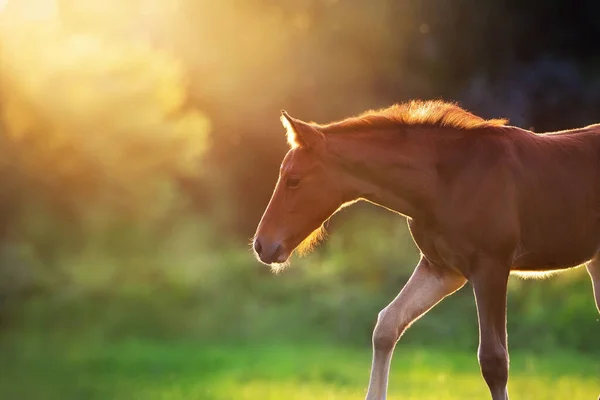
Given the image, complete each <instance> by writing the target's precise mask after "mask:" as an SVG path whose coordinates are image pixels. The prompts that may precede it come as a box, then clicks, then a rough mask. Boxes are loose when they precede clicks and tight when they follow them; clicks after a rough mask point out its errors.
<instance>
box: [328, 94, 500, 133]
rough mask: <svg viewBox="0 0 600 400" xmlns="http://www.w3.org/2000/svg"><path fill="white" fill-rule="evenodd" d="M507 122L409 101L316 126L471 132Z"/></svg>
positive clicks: (441, 103)
mask: <svg viewBox="0 0 600 400" xmlns="http://www.w3.org/2000/svg"><path fill="white" fill-rule="evenodd" d="M507 122H508V121H507V120H505V119H489V120H486V119H483V118H481V117H478V116H476V115H474V114H472V113H470V112H469V111H467V110H465V109H463V108H461V107H459V106H458V105H456V104H454V103H447V102H444V101H441V100H431V101H423V100H413V101H410V102H408V103H402V104H394V105H392V106H391V107H388V108H384V109H380V110H369V111H366V112H364V113H362V114H361V115H359V116H356V117H352V118H347V119H345V120H342V121H338V122H333V123H330V124H326V125H320V126H319V127H320V128H321V129H322V130H323V131H324V132H325V133H327V132H341V131H354V130H358V129H386V128H393V127H397V126H399V125H408V126H417V125H423V126H436V127H449V128H455V129H461V130H471V129H478V128H489V127H494V126H503V125H506V123H507Z"/></svg>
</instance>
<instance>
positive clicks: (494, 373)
mask: <svg viewBox="0 0 600 400" xmlns="http://www.w3.org/2000/svg"><path fill="white" fill-rule="evenodd" d="M508 275H509V273H508V268H504V266H503V265H502V264H500V263H494V262H480V263H478V264H477V267H476V269H474V273H473V276H470V277H469V280H470V282H471V284H472V285H473V290H474V292H475V302H476V303H477V315H478V318H479V351H478V358H479V365H480V367H481V374H482V375H483V378H484V379H485V382H486V383H487V385H488V387H489V389H490V392H491V394H492V399H493V400H508V391H507V387H506V386H507V383H508V362H509V360H508V347H507V334H506V291H507V285H508Z"/></svg>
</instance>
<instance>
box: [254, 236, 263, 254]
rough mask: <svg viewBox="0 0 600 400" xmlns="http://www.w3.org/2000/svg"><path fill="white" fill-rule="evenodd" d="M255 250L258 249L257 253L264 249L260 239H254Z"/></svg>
mask: <svg viewBox="0 0 600 400" xmlns="http://www.w3.org/2000/svg"><path fill="white" fill-rule="evenodd" d="M254 251H256V254H260V252H261V251H262V246H261V245H260V242H259V241H258V239H255V240H254Z"/></svg>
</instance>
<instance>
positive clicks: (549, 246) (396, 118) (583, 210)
mask: <svg viewBox="0 0 600 400" xmlns="http://www.w3.org/2000/svg"><path fill="white" fill-rule="evenodd" d="M281 120H282V122H283V124H284V126H285V128H286V130H287V140H288V143H289V145H290V147H291V149H290V151H289V152H288V153H287V154H286V156H285V158H284V160H283V163H282V165H281V170H280V174H279V179H278V181H277V184H276V186H275V191H274V193H273V196H272V198H271V200H270V202H269V204H268V206H267V209H266V211H265V213H264V215H263V217H262V219H261V221H260V224H259V226H258V229H257V232H256V235H255V239H254V250H255V252H256V255H257V257H258V258H259V259H260V260H261V261H262V262H263V263H265V264H271V265H272V266H273V268H281V266H282V265H283V264H284V263H285V262H286V261H287V260H288V258H289V256H290V254H291V253H292V252H293V251H294V249H296V248H298V247H300V248H306V247H307V245H308V244H310V242H312V241H313V240H314V238H315V237H318V236H319V232H320V230H321V229H322V228H321V227H322V225H323V223H324V222H325V221H326V220H327V219H328V218H329V217H330V216H331V215H332V214H334V213H335V212H336V211H337V210H339V209H340V208H342V207H344V206H346V205H348V204H351V203H353V202H355V201H358V200H366V201H369V202H372V203H375V204H378V205H380V206H382V207H385V208H387V209H389V210H392V211H394V212H396V213H398V214H401V215H403V216H405V217H407V220H408V225H409V228H410V231H411V234H412V237H413V239H414V241H415V243H416V245H417V246H418V248H419V250H420V251H421V259H420V261H419V263H418V265H417V266H416V269H415V270H414V272H413V274H412V276H411V277H410V279H409V280H408V282H407V283H406V285H405V286H404V288H403V289H402V290H401V291H400V293H399V294H398V295H397V297H396V298H395V299H394V300H393V301H392V302H391V303H390V304H389V305H388V306H387V307H385V308H384V309H383V310H382V311H381V312H380V313H379V315H378V318H377V324H376V326H375V329H374V332H373V360H372V365H371V375H370V381H369V387H368V392H367V397H366V398H367V400H382V399H385V398H386V392H387V384H388V373H389V368H390V361H391V358H392V353H393V350H394V347H395V345H396V342H397V341H398V339H399V338H400V336H401V335H402V333H403V332H404V331H405V330H406V328H407V327H408V326H409V325H410V324H411V323H413V322H414V321H415V320H417V319H418V318H420V317H421V316H422V315H423V314H425V313H426V312H427V311H428V310H429V309H431V308H432V307H433V306H434V305H436V304H437V303H438V302H440V301H441V300H442V299H443V298H445V297H446V296H448V295H450V294H452V293H454V292H455V291H457V290H458V289H460V288H461V287H462V286H463V285H465V283H466V282H467V281H468V282H469V283H470V284H471V285H472V287H473V291H474V295H475V301H476V304H477V314H478V320H479V349H478V359H479V364H480V367H481V373H482V375H483V378H484V379H485V382H486V383H487V385H488V387H489V390H490V392H491V397H492V399H493V400H507V399H508V392H507V381H508V364H509V357H508V348H507V332H506V293H507V282H508V278H509V274H510V273H511V272H514V273H527V274H534V275H535V274H542V273H544V272H551V271H558V270H562V269H567V268H572V267H576V266H578V265H581V264H584V263H587V270H588V272H589V275H590V277H591V279H592V283H593V289H594V293H595V300H596V305H597V307H598V308H599V310H600V256H599V255H598V253H599V251H600V125H592V126H588V127H585V128H580V129H575V130H569V131H562V132H554V133H546V134H534V133H533V132H530V131H527V130H524V129H520V128H517V127H512V126H507V125H506V121H504V120H484V119H482V118H479V117H477V116H475V115H473V114H471V113H469V112H467V111H465V110H463V109H461V108H460V107H458V106H456V105H454V104H448V103H444V102H441V101H413V102H409V103H407V104H402V105H394V106H392V107H390V108H387V109H384V110H379V111H369V112H366V113H364V114H362V115H360V116H358V117H354V118H349V119H346V120H343V121H341V122H335V123H330V124H326V125H319V124H316V123H306V122H303V121H300V120H298V119H296V118H292V117H290V116H289V115H288V114H287V113H286V112H285V111H282V117H281Z"/></svg>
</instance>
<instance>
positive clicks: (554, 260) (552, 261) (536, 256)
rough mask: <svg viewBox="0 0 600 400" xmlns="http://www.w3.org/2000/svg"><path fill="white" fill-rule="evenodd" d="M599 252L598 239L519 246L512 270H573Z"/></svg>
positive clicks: (588, 238)
mask: <svg viewBox="0 0 600 400" xmlns="http://www.w3.org/2000/svg"><path fill="white" fill-rule="evenodd" d="M594 236H596V235H594ZM577 239H579V240H577ZM599 250H600V238H598V237H587V238H570V239H567V238H565V239H564V241H563V242H562V243H539V244H538V245H537V246H532V245H531V244H529V245H522V244H520V245H519V246H518V247H517V249H516V251H515V256H514V261H513V266H512V269H513V270H515V271H532V272H543V271H554V270H561V269H567V268H573V267H577V266H579V265H581V264H584V263H586V262H587V261H589V260H591V259H592V258H593V257H594V256H596V254H597V253H598V251H599Z"/></svg>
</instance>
